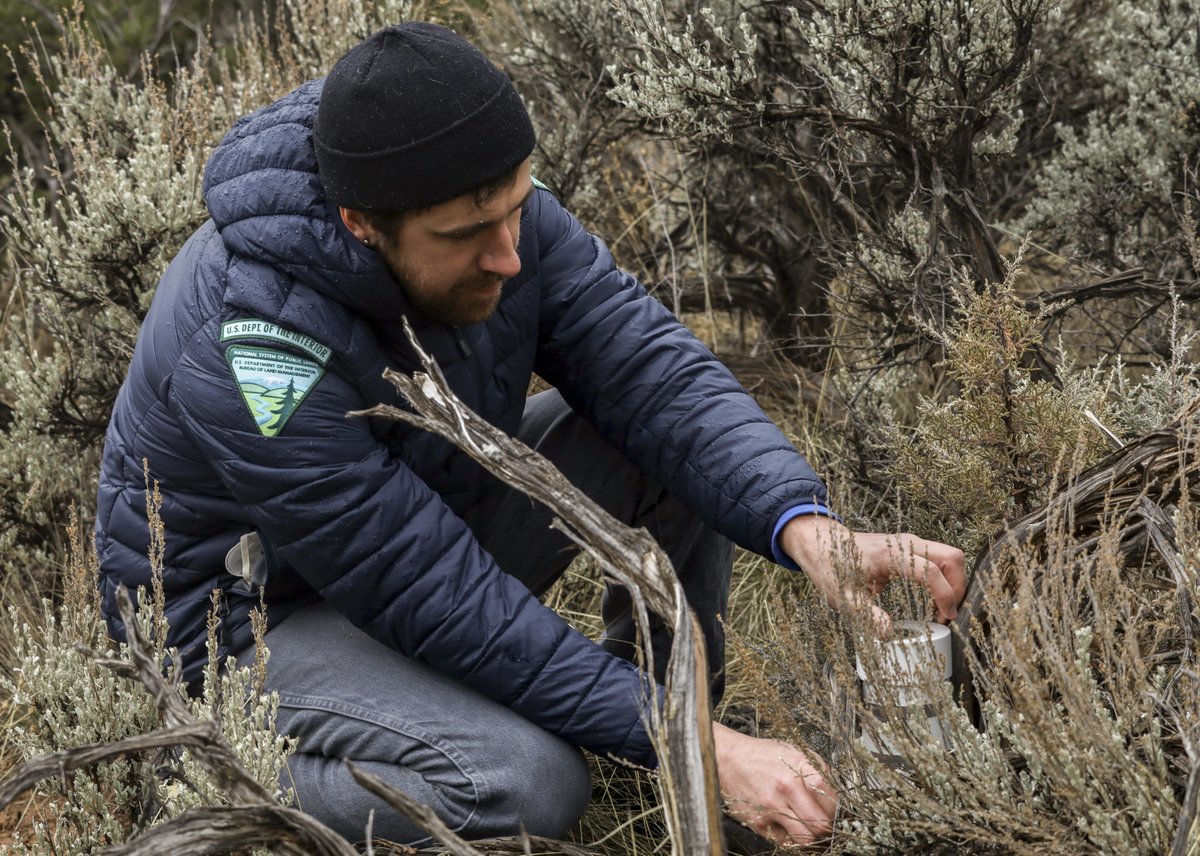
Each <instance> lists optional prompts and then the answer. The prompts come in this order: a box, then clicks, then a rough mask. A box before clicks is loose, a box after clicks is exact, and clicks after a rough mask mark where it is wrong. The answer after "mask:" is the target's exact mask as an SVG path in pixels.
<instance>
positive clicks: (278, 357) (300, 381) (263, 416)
mask: <svg viewBox="0 0 1200 856" xmlns="http://www.w3.org/2000/svg"><path fill="white" fill-rule="evenodd" d="M225 359H226V361H227V362H228V363H229V368H230V369H231V370H232V371H233V379H234V380H236V381H237V385H238V389H239V390H240V391H241V393H242V401H244V402H245V403H246V407H247V408H248V409H249V410H250V416H251V418H253V419H254V424H255V425H257V426H258V430H259V431H260V432H261V433H262V435H263V436H264V437H274V436H276V435H277V434H278V433H279V432H280V430H281V429H282V428H283V426H284V425H286V424H287V421H288V419H290V418H291V416H292V414H293V413H295V412H296V409H297V408H298V407H300V403H301V402H302V401H304V398H305V396H307V395H308V393H309V390H311V389H312V388H313V387H314V386H315V385H316V383H317V381H319V380H320V379H321V377H322V376H323V375H324V374H325V369H324V368H322V367H321V366H319V365H317V364H316V363H314V362H313V361H312V360H306V359H302V358H301V357H296V356H293V355H292V354H285V353H283V352H282V351H274V350H271V349H270V348H257V347H254V346H251V345H231V346H230V347H229V348H228V349H227V350H226V351H225Z"/></svg>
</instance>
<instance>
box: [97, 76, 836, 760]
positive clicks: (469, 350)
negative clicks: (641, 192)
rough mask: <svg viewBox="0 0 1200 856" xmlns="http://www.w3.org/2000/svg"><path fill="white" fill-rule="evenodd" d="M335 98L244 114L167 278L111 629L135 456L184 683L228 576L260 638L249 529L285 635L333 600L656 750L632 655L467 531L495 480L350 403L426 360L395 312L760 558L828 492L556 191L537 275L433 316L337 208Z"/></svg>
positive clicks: (536, 703) (111, 467)
mask: <svg viewBox="0 0 1200 856" xmlns="http://www.w3.org/2000/svg"><path fill="white" fill-rule="evenodd" d="M320 88H321V82H320V81H313V82H311V83H308V84H306V85H304V86H302V87H300V88H299V89H297V90H296V91H294V92H292V93H291V94H289V95H287V96H286V97H284V98H282V99H280V100H279V101H277V102H276V103H274V104H272V105H270V106H268V107H266V108H264V109H262V110H259V111H258V112H256V113H254V114H252V115H250V116H247V117H245V118H243V119H242V120H240V121H239V122H238V123H237V124H236V126H235V127H234V128H233V130H232V131H230V133H229V134H228V136H227V137H226V138H225V140H224V141H223V142H222V143H221V144H220V146H219V147H218V148H217V149H216V150H215V152H214V153H213V155H212V157H211V159H210V160H209V163H208V167H207V172H206V174H205V179H204V190H205V195H206V201H207V204H208V208H209V210H210V212H211V214H212V219H211V220H210V221H208V222H207V223H205V224H204V225H203V226H202V227H201V228H200V229H199V230H198V231H197V232H196V233H195V235H193V236H192V237H191V239H190V240H188V242H187V244H186V245H185V246H184V247H183V249H182V250H181V251H180V253H179V255H178V257H177V258H176V259H175V260H174V262H173V263H172V264H171V266H170V267H169V268H168V270H167V272H166V273H165V275H164V276H163V278H162V282H161V283H160V285H159V286H158V291H157V293H156V295H155V298H154V302H153V305H152V306H151V308H150V312H149V315H148V317H147V319H146V322H145V324H144V325H143V327H142V331H141V334H140V336H139V339H138V343H137V348H136V351H135V352H134V357H133V363H132V365H131V367H130V370H129V376H128V378H127V380H126V381H125V384H124V386H123V387H122V388H121V392H120V395H119V397H118V399H117V402H116V406H115V409H114V412H113V416H112V422H111V425H110V427H109V431H108V436H107V442H106V445H105V451H104V463H103V473H102V476H101V482H100V495H99V516H98V521H97V544H98V548H99V552H100V563H101V568H102V581H101V586H102V590H103V591H102V594H103V603H104V609H105V612H106V617H107V619H108V621H109V623H110V627H111V629H112V631H113V633H114V634H115V635H117V636H118V637H120V636H122V635H123V628H122V627H121V626H120V622H119V620H118V619H117V618H116V617H115V611H116V610H115V591H116V587H117V586H118V585H119V584H125V585H127V586H130V587H133V586H137V585H146V584H147V583H148V582H149V576H150V569H149V563H148V560H147V548H148V545H149V535H148V529H147V514H146V479H145V476H144V473H143V460H145V461H147V462H148V465H149V475H150V480H151V484H153V483H157V484H158V485H159V488H160V490H161V495H162V508H161V517H162V521H163V525H164V529H165V542H166V543H165V556H164V586H165V588H166V592H167V600H168V609H167V613H168V617H169V619H170V622H171V634H170V640H169V641H170V643H171V644H173V645H177V646H179V648H180V651H181V654H180V659H181V660H182V662H183V665H184V675H185V678H187V679H188V680H189V681H191V682H194V681H197V680H198V678H199V675H200V670H201V668H202V665H203V661H204V637H205V617H206V614H207V611H208V609H209V602H210V601H209V598H210V592H211V590H212V589H214V588H220V589H223V590H224V598H225V603H226V610H225V611H226V614H225V617H224V635H223V647H224V652H225V653H228V652H229V651H231V650H232V651H237V650H239V649H241V648H242V647H244V646H246V645H248V644H249V642H250V633H249V620H248V613H249V610H250V609H251V608H252V607H253V606H254V605H255V604H256V603H257V602H258V597H259V595H258V593H257V592H256V591H250V590H248V588H247V587H246V586H245V585H244V584H241V583H240V582H239V580H238V579H237V578H235V577H234V576H232V575H230V574H228V573H226V572H225V570H224V565H223V560H224V557H225V555H226V553H227V551H229V550H230V548H231V547H233V546H234V545H235V544H237V543H238V541H239V539H240V538H241V537H242V536H243V535H246V534H247V533H250V532H257V533H258V534H259V536H260V538H261V540H262V541H263V543H264V546H265V548H266V551H267V554H268V556H267V558H268V563H267V564H268V568H269V573H268V575H267V579H266V583H265V599H266V602H267V604H268V618H269V620H270V622H271V623H272V624H277V623H278V622H280V621H284V620H286V618H287V615H288V614H289V613H290V612H291V611H294V610H295V609H296V608H297V607H298V606H301V605H304V604H307V603H311V602H313V601H314V600H316V599H317V598H325V599H327V600H328V601H330V602H331V603H332V604H333V605H334V606H335V607H336V608H337V609H338V610H340V611H341V612H342V613H344V614H345V615H346V616H347V617H348V618H349V619H350V620H351V621H353V622H354V624H355V625H357V626H359V627H361V628H363V630H365V631H366V632H367V633H369V634H371V635H372V636H373V637H375V638H376V639H378V640H380V641H381V642H383V643H385V644H387V645H389V646H391V647H392V648H394V649H396V650H397V651H400V652H403V653H404V654H406V655H408V656H411V657H415V658H417V659H419V660H422V661H424V662H427V663H429V664H431V665H433V666H434V667H435V668H437V669H439V670H441V671H443V672H445V673H447V674H449V675H451V676H453V677H455V678H457V679H459V680H461V681H463V682H464V683H466V684H468V685H470V686H472V687H474V688H475V689H477V690H479V691H481V692H483V693H484V694H486V695H488V696H490V697H491V698H494V699H496V700H498V701H500V702H501V703H504V704H506V705H509V706H511V707H512V708H513V709H514V710H516V711H518V712H519V713H521V714H522V715H524V716H525V717H527V718H528V719H530V720H532V721H534V722H536V723H538V724H539V725H541V726H543V727H544V728H546V729H548V730H550V731H553V732H555V733H558V734H560V735H562V736H563V737H565V738H566V739H568V740H569V741H571V742H573V743H575V744H576V745H579V746H583V747H585V748H588V749H591V750H593V751H596V752H599V753H609V752H611V753H614V754H616V755H619V756H623V757H625V758H628V759H630V760H633V761H635V762H639V763H643V764H651V765H652V764H653V763H654V755H653V750H652V748H651V746H650V743H649V740H648V738H647V735H646V733H645V730H644V729H643V727H642V724H641V722H640V720H639V705H638V702H637V699H639V698H640V697H642V695H643V694H644V688H643V686H642V682H641V678H640V676H639V674H638V673H637V671H636V670H635V669H634V667H633V666H631V665H629V664H628V663H626V662H624V661H622V660H619V659H617V658H615V657H613V656H611V655H609V654H607V653H605V652H604V651H602V650H601V649H600V647H599V646H597V645H595V644H594V643H592V642H591V641H589V640H588V639H586V638H585V637H584V636H582V635H580V634H579V633H577V632H575V631H574V630H572V629H571V628H570V627H569V626H568V625H567V624H566V623H565V622H564V621H563V620H562V619H561V618H560V617H559V616H558V615H556V614H555V613H554V612H553V611H552V610H550V609H548V608H546V607H544V606H543V605H542V604H541V603H539V602H538V600H537V599H536V598H534V597H533V596H532V595H531V594H530V593H529V592H528V590H526V589H525V588H524V586H522V585H521V584H520V583H518V582H517V581H516V580H515V579H513V578H512V577H510V576H508V575H507V574H505V573H504V572H502V571H501V570H500V569H499V567H498V566H497V565H496V564H495V562H494V561H493V560H492V558H491V557H490V556H489V555H488V554H487V553H485V552H484V551H483V550H482V549H481V548H480V546H479V545H478V543H477V542H476V540H475V538H474V537H473V535H472V534H471V532H470V530H469V529H468V528H467V527H466V525H465V524H464V523H463V522H462V520H461V518H460V515H461V514H462V513H464V512H465V511H466V510H468V509H470V508H471V507H472V506H473V505H475V504H476V503H478V502H479V501H480V498H481V496H482V495H483V493H484V491H486V489H487V486H488V484H489V481H490V477H489V476H487V475H486V474H485V473H484V472H483V471H482V470H481V469H480V468H479V467H478V466H477V465H475V464H474V463H473V462H471V461H470V460H469V459H468V458H467V457H466V456H465V455H463V454H461V453H460V452H458V451H457V450H455V449H454V448H453V447H452V446H451V445H450V444H449V443H447V442H446V441H444V440H441V439H439V438H437V437H435V436H432V435H430V434H428V433H426V432H423V431H418V430H416V429H413V428H410V427H407V426H404V425H399V424H396V423H391V422H386V423H385V422H382V421H372V420H367V419H362V418H355V419H347V418H346V416H345V414H346V413H347V412H348V411H351V410H357V409H362V408H367V407H370V406H372V405H374V404H377V403H380V402H387V403H392V404H397V405H400V404H401V402H399V401H398V400H397V398H398V396H397V394H396V391H395V390H394V389H393V388H392V387H391V385H390V384H388V383H387V382H385V381H384V380H383V379H382V377H381V373H382V372H383V369H384V368H385V367H387V366H392V367H395V368H398V369H400V370H401V371H411V370H412V369H413V368H415V366H416V360H415V357H414V355H413V354H412V352H411V349H410V348H409V347H408V345H407V343H406V342H405V341H404V338H403V334H402V333H401V330H400V325H399V323H398V319H399V318H400V317H401V316H402V315H408V317H409V318H410V320H412V321H413V323H414V326H415V327H416V329H417V333H418V336H419V338H420V340H421V341H422V343H423V344H424V346H425V348H426V349H428V350H429V351H430V352H431V353H432V354H433V355H434V356H435V357H436V359H437V361H438V362H439V364H440V365H441V367H442V369H443V371H444V372H445V374H446V376H447V378H448V379H449V381H450V383H451V385H452V386H453V388H454V390H455V391H456V392H457V394H458V395H459V396H461V398H462V399H463V400H464V401H465V402H466V403H467V404H468V405H469V406H470V407H472V408H473V409H474V410H475V411H476V412H478V413H479V414H481V415H482V416H484V417H485V418H486V419H488V420H489V421H490V422H492V423H493V424H495V425H497V426H499V427H500V428H502V429H503V430H505V431H507V432H509V433H515V432H516V429H517V426H518V423H519V421H520V418H521V413H522V410H523V407H524V403H525V394H526V390H527V388H528V384H529V381H530V378H531V376H532V374H533V373H534V372H537V373H538V374H540V375H541V376H542V377H543V378H545V379H546V380H547V381H549V382H550V383H552V384H554V385H555V386H556V387H558V389H559V390H560V391H561V392H562V394H563V395H564V397H565V398H566V400H567V401H568V402H569V403H570V405H571V406H572V407H573V408H574V409H575V410H576V411H577V412H579V413H581V414H584V415H585V416H586V417H587V418H588V419H590V420H591V421H592V422H593V423H594V424H595V426H596V427H597V429H598V430H599V432H600V433H601V434H602V435H603V436H604V437H605V438H607V439H608V440H609V441H610V442H612V443H613V444H614V445H615V446H616V447H617V448H619V449H621V450H623V451H624V452H625V453H626V454H627V455H628V456H629V457H630V458H631V459H632V460H633V461H634V462H635V463H636V464H637V465H638V466H639V467H641V468H642V469H643V470H645V471H646V472H647V473H649V474H650V475H652V476H653V477H654V478H655V479H657V480H658V481H660V482H661V483H662V484H664V485H666V486H667V488H668V489H669V490H671V491H672V492H673V493H674V494H675V495H677V496H680V497H686V498H687V501H688V502H690V504H691V505H692V507H693V508H694V510H695V511H696V513H697V514H698V515H699V516H700V517H701V518H702V519H703V520H704V521H705V522H706V523H707V524H708V525H710V526H712V527H713V528H715V529H717V530H719V531H721V532H723V533H725V534H726V535H728V536H729V537H730V538H732V539H733V540H734V541H736V542H737V543H739V544H741V545H742V546H744V547H746V548H748V549H750V550H753V551H756V552H758V553H760V554H763V555H766V556H770V555H771V537H772V529H773V527H774V525H775V523H776V521H777V519H778V518H779V516H780V514H781V512H783V511H784V510H786V509H787V508H789V507H791V506H795V505H798V504H801V503H805V502H812V501H813V500H814V498H815V499H816V500H817V501H824V498H825V492H824V488H823V487H822V485H821V483H820V481H819V480H818V479H817V477H816V476H815V475H814V474H813V472H812V471H811V469H810V468H809V467H808V465H807V464H806V463H805V462H804V460H803V459H802V458H801V457H800V456H799V455H798V454H797V453H796V451H795V450H794V449H793V448H792V446H791V445H790V444H789V443H788V442H787V441H786V439H785V438H784V437H783V436H782V435H781V434H780V433H779V431H778V430H777V429H776V428H775V427H774V426H773V425H772V424H771V423H770V422H769V421H768V420H767V418H766V417H765V416H764V415H763V413H762V411H761V410H760V409H759V408H758V406H757V405H756V404H755V403H754V401H753V400H752V399H751V398H750V396H749V395H747V394H746V393H745V392H744V391H743V390H742V388H741V387H740V386H739V384H738V383H737V382H736V381H735V380H734V379H733V377H732V376H731V375H730V374H729V372H728V371H727V370H726V369H725V368H724V367H723V366H722V365H721V364H720V363H719V362H718V361H717V360H716V359H715V358H714V357H713V356H712V355H711V354H710V353H709V352H708V351H707V350H706V349H705V348H704V347H703V345H701V344H700V343H699V342H698V341H697V340H696V339H695V338H694V337H693V336H692V335H691V334H689V333H688V331H687V330H686V329H685V328H684V327H683V326H682V325H680V324H679V322H678V321H677V320H676V319H675V318H674V317H673V316H672V315H671V314H670V313H669V312H668V311H667V310H666V309H664V308H663V306H662V305H661V304H660V303H659V302H658V301H657V300H655V299H654V298H652V297H649V296H647V294H646V292H645V291H644V290H643V289H642V287H641V286H640V285H639V284H638V283H637V282H636V281H635V280H634V279H633V278H632V277H630V276H629V275H628V274H626V273H624V272H622V271H620V270H618V269H616V268H615V266H614V264H613V260H612V258H611V256H610V255H609V253H608V251H607V249H605V247H604V245H603V244H602V243H601V242H600V241H599V240H597V239H596V238H595V237H593V236H592V235H590V234H588V233H587V232H586V231H584V230H583V229H582V228H581V227H580V225H579V223H578V222H576V221H575V220H574V219H573V218H572V217H571V216H570V215H569V214H568V213H567V212H566V211H564V210H563V208H562V207H561V206H560V205H559V204H558V202H557V200H556V199H555V198H554V196H553V195H551V194H550V193H548V192H546V191H537V192H535V194H534V196H533V197H532V199H531V200H530V202H529V204H528V206H527V207H526V209H525V211H524V212H523V215H522V226H521V239H520V245H519V248H518V251H519V254H520V258H521V265H522V267H521V272H520V273H519V274H518V275H517V276H515V277H514V278H512V279H511V280H510V281H508V282H507V283H506V284H505V285H504V289H503V294H502V297H501V301H500V304H499V308H498V309H497V310H496V312H495V314H494V315H493V316H492V317H491V318H489V319H488V320H487V321H486V322H484V323H482V324H476V325H472V326H468V327H463V328H457V329H456V328H453V327H449V326H447V325H444V324H440V323H434V322H431V321H429V320H427V319H422V318H421V317H420V316H418V315H417V314H416V313H415V312H413V311H412V310H411V309H410V308H409V307H408V305H407V304H406V302H405V298H404V295H403V294H402V293H401V292H400V290H399V288H398V286H397V285H396V284H395V282H394V280H393V279H392V278H391V277H390V275H389V274H388V272H387V270H386V269H385V267H384V266H383V264H382V262H381V260H380V258H379V256H377V255H376V254H375V253H374V252H372V251H370V250H368V249H366V248H364V247H363V246H362V245H361V244H359V242H358V241H356V240H354V238H353V236H351V235H350V233H349V232H348V231H347V230H346V229H345V227H344V226H343V225H342V223H341V221H340V219H339V217H338V216H337V211H336V209H332V208H331V207H329V206H328V205H327V204H326V203H325V201H324V197H323V194H322V190H321V183H320V180H319V177H318V174H317V163H316V159H315V157H314V154H313V147H312V141H311V130H312V125H313V120H314V118H315V115H316V109H317V99H318V96H319V94H320ZM272 374H274V377H270V376H269V375H272ZM285 382H286V383H287V387H286V389H285V388H284V386H283V384H284V383H285ZM313 656H314V657H319V656H321V649H320V644H319V642H316V641H314V646H313Z"/></svg>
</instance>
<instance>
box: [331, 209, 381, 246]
mask: <svg viewBox="0 0 1200 856" xmlns="http://www.w3.org/2000/svg"><path fill="white" fill-rule="evenodd" d="M338 214H340V215H341V216H342V222H343V223H345V224H346V228H347V229H349V230H350V234H352V235H353V236H354V237H356V238H358V240H360V241H362V242H363V243H364V244H366V245H367V246H368V247H369V246H371V245H372V244H374V243H376V241H375V237H376V236H375V230H374V229H372V228H371V224H370V223H368V222H367V218H366V217H364V216H363V213H362V212H361V211H356V210H355V209H353V208H342V207H339V208H338Z"/></svg>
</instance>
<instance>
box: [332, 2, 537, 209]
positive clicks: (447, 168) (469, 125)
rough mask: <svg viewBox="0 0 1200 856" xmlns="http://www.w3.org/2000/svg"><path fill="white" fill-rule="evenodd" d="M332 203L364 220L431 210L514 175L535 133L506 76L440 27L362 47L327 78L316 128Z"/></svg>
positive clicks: (403, 31)
mask: <svg viewBox="0 0 1200 856" xmlns="http://www.w3.org/2000/svg"><path fill="white" fill-rule="evenodd" d="M313 140H314V142H315V144H316V150H317V164H318V166H319V167H320V171H321V183H322V184H323V185H324V187H325V196H326V198H327V199H328V200H329V201H330V202H332V203H333V204H334V205H342V206H345V207H347V208H354V209H357V210H360V211H399V210H403V209H406V208H425V207H428V206H430V205H436V204H437V203H439V202H445V201H446V200H447V199H453V198H454V197H456V196H461V195H462V194H464V193H468V192H470V191H472V190H474V189H476V188H478V187H481V186H482V185H485V184H487V183H488V182H491V181H494V180H495V179H497V178H500V177H501V176H503V175H505V174H506V173H508V172H510V171H512V170H513V169H514V168H515V167H516V166H517V165H518V164H519V163H521V161H523V160H525V158H527V157H529V154H530V152H532V151H533V143H534V134H533V125H532V124H531V123H530V121H529V114H528V113H526V112H525V106H524V105H523V104H522V103H521V99H520V97H519V96H518V95H517V91H516V90H515V89H514V88H513V85H512V82H511V81H510V80H509V79H508V76H507V75H506V74H504V72H502V71H500V69H498V68H496V66H494V65H493V64H492V63H491V62H490V61H489V60H488V59H487V57H485V56H484V55H483V54H482V53H480V52H479V50H478V49H477V48H475V47H474V46H472V45H471V44H469V43H468V42H466V41H465V40H463V39H462V38H460V37H459V36H457V35H455V34H454V33H452V32H451V31H450V30H447V29H446V28H444V27H439V26H437V25H435V24H418V23H409V24H399V25H397V26H393V27H387V28H385V29H383V30H380V31H379V32H377V33H375V35H373V36H371V37H370V38H368V39H366V40H365V41H363V42H360V43H359V44H357V45H356V46H354V47H353V48H351V49H350V51H349V52H348V53H347V54H346V55H345V56H344V57H342V58H341V59H340V60H338V63H337V65H335V66H334V67H333V70H332V71H331V72H329V76H328V77H326V78H325V87H324V89H323V90H322V91H321V101H320V104H319V105H318V107H317V121H316V126H315V127H314V129H313Z"/></svg>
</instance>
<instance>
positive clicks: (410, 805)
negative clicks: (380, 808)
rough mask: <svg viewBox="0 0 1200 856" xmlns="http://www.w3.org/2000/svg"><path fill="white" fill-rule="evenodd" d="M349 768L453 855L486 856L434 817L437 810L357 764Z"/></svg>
mask: <svg viewBox="0 0 1200 856" xmlns="http://www.w3.org/2000/svg"><path fill="white" fill-rule="evenodd" d="M346 769H347V770H349V771H350V775H351V776H353V777H354V781H356V782H358V783H359V784H360V785H362V786H363V787H364V788H366V789H367V790H368V791H370V792H371V793H373V794H375V796H377V797H379V798H380V799H381V800H383V801H384V802H386V803H387V804H388V805H390V806H391V807H392V808H394V809H395V810H396V811H398V812H399V813H400V814H401V815H403V816H404V818H405V819H406V820H410V821H412V822H413V823H415V824H416V825H417V826H419V827H421V829H423V830H425V831H426V832H428V833H429V834H430V835H432V836H433V837H434V838H436V839H437V840H438V841H440V842H441V843H442V846H443V847H445V849H446V851H447V852H448V853H450V854H451V856H484V854H483V853H481V852H479V851H478V850H476V849H475V848H474V847H472V846H471V845H470V844H468V843H467V842H466V841H465V840H463V839H462V838H459V837H458V835H457V834H456V833H455V832H454V831H453V830H451V829H450V827H448V826H446V824H445V823H443V822H442V819H441V818H440V817H438V816H437V815H436V814H434V812H433V809H431V808H430V807H429V806H427V805H422V804H421V803H419V802H417V801H416V800H414V799H413V798H412V797H410V796H409V795H408V794H406V793H404V792H403V791H401V790H397V789H396V788H393V787H392V786H391V785H389V784H388V783H387V782H385V781H384V780H383V779H381V778H379V777H378V776H376V775H374V774H372V773H368V772H367V771H366V770H363V769H361V768H360V767H359V766H358V765H357V764H355V763H354V762H353V761H346Z"/></svg>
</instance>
